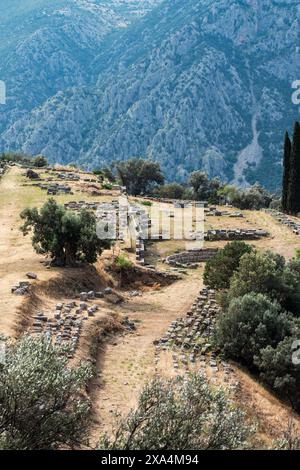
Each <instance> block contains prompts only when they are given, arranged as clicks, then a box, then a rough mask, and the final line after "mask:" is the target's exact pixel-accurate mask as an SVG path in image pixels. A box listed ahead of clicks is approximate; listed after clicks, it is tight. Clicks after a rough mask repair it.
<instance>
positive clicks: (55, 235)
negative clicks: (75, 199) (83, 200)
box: [21, 199, 110, 266]
mask: <svg viewBox="0 0 300 470" xmlns="http://www.w3.org/2000/svg"><path fill="white" fill-rule="evenodd" d="M21 218H22V219H23V220H24V224H23V225H22V227H21V231H22V232H23V234H24V235H27V234H28V233H30V232H31V231H33V237H32V245H33V247H34V249H35V250H36V252H37V253H43V254H50V256H51V259H52V264H53V265H55V266H75V265H76V263H77V262H78V261H86V262H88V263H94V262H95V261H96V260H97V255H98V254H100V253H101V252H102V250H103V249H105V248H109V247H110V242H109V241H108V240H101V239H100V238H98V236H97V232H96V217H95V215H94V214H93V213H91V212H90V211H88V210H82V211H80V212H79V214H75V213H73V212H71V211H68V210H66V209H65V208H64V206H61V205H59V204H57V203H56V201H55V200H54V199H49V200H48V201H47V202H46V203H45V204H44V205H43V207H42V208H41V210H40V211H39V210H38V209H37V208H33V209H25V210H24V211H23V212H22V213H21Z"/></svg>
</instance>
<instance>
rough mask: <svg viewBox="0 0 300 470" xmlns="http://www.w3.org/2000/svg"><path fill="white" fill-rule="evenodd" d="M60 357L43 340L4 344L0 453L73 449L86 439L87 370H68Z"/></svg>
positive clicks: (82, 366)
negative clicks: (85, 390)
mask: <svg viewBox="0 0 300 470" xmlns="http://www.w3.org/2000/svg"><path fill="white" fill-rule="evenodd" d="M62 352H63V351H60V350H58V349H57V348H55V347H54V346H53V345H52V344H51V341H50V340H49V339H47V338H46V337H41V338H39V339H37V338H34V337H32V336H24V337H22V338H21V339H20V340H19V341H17V342H16V343H14V344H12V343H8V344H7V347H6V357H5V362H4V364H2V367H1V368H0V449H16V450H44V449H55V448H57V447H59V446H67V447H73V446H75V445H77V446H78V444H79V443H80V442H82V440H83V439H85V438H86V437H87V426H88V423H89V415H90V403H89V400H88V399H87V398H86V397H85V396H84V388H85V384H86V381H87V380H89V379H90V378H91V376H92V372H91V368H90V366H89V365H87V364H80V365H79V366H77V367H73V368H71V367H68V366H67V358H66V355H64V354H62Z"/></svg>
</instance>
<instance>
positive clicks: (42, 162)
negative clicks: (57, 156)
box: [33, 155, 48, 168]
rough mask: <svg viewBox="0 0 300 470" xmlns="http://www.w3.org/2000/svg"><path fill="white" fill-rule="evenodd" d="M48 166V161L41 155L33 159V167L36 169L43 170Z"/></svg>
mask: <svg viewBox="0 0 300 470" xmlns="http://www.w3.org/2000/svg"><path fill="white" fill-rule="evenodd" d="M47 165H48V161H47V159H46V158H45V157H43V155H38V156H37V157H35V158H34V159H33V166H35V167H37V168H43V167H45V166H47Z"/></svg>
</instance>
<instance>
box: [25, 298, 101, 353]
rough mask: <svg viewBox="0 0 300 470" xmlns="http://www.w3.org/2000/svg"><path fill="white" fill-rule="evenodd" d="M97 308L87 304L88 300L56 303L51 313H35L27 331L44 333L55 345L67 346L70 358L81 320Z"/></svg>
mask: <svg viewBox="0 0 300 470" xmlns="http://www.w3.org/2000/svg"><path fill="white" fill-rule="evenodd" d="M98 309H99V307H98V305H89V304H88V302H80V303H79V304H77V302H75V301H72V302H69V303H65V304H64V303H58V304H57V305H56V309H55V310H54V311H53V312H51V313H50V312H49V313H48V314H45V313H44V312H38V313H37V314H35V315H34V316H33V323H32V326H31V328H30V330H29V332H30V333H31V334H36V335H46V336H47V337H48V338H49V339H51V340H52V342H53V344H54V345H55V346H67V347H68V357H69V358H70V359H71V358H72V357H74V354H75V352H76V349H77V347H78V343H79V339H80V335H81V330H82V326H83V322H84V321H86V320H88V319H89V317H93V316H94V315H95V313H96V312H97V311H98Z"/></svg>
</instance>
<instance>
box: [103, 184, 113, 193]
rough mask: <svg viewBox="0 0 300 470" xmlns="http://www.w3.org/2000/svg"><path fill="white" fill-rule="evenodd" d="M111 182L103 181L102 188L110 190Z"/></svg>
mask: <svg viewBox="0 0 300 470" xmlns="http://www.w3.org/2000/svg"><path fill="white" fill-rule="evenodd" d="M112 188H113V187H112V184H110V183H103V184H102V189H106V190H107V191H111V190H112Z"/></svg>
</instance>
